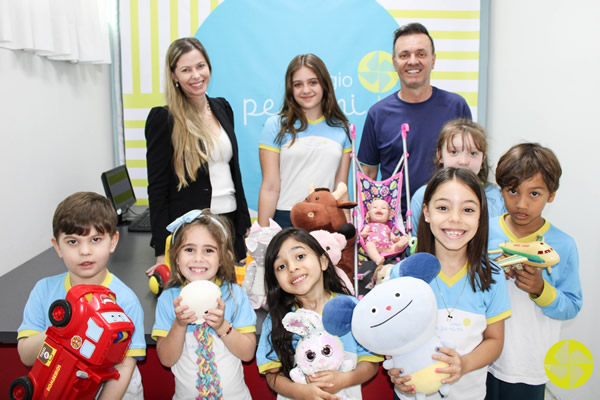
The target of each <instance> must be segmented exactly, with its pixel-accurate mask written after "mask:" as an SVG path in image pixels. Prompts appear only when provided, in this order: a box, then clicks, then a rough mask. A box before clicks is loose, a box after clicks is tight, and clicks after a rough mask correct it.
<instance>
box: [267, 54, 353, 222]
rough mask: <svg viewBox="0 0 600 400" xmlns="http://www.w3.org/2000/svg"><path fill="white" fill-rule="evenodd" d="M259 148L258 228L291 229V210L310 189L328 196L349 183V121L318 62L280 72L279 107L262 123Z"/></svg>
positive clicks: (298, 60) (304, 61)
mask: <svg viewBox="0 0 600 400" xmlns="http://www.w3.org/2000/svg"><path fill="white" fill-rule="evenodd" d="M258 148H259V151H258V154H259V159H260V167H261V169H262V175H263V180H262V184H261V186H260V194H259V198H258V223H259V224H260V225H261V226H269V218H273V219H274V220H275V221H276V222H277V223H278V224H279V225H280V226H281V227H282V228H285V227H287V226H290V225H291V222H290V216H289V215H290V210H291V209H292V207H293V206H294V204H296V203H298V202H300V201H302V200H304V199H305V198H306V196H307V195H308V192H309V187H310V185H311V184H314V186H315V187H316V188H329V190H331V191H333V190H334V188H336V187H337V185H338V183H340V182H343V183H345V184H346V185H347V184H348V171H349V169H350V152H351V150H352V145H351V143H350V135H349V128H348V120H347V118H346V116H345V115H344V113H343V112H342V110H341V109H340V107H339V105H338V102H337V100H336V98H335V93H334V89H333V84H332V82H331V77H330V76H329V71H327V67H326V66H325V64H324V63H323V61H322V60H321V59H320V58H319V57H317V56H315V55H314V54H302V55H298V56H296V57H294V58H293V59H292V61H291V62H290V64H289V65H288V68H287V71H286V73H285V95H284V99H283V107H282V109H281V111H280V112H279V114H277V115H274V116H272V117H270V118H269V119H268V120H267V121H266V122H265V126H264V128H263V131H262V134H261V138H260V141H259V146H258ZM346 198H347V194H346Z"/></svg>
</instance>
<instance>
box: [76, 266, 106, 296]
mask: <svg viewBox="0 0 600 400" xmlns="http://www.w3.org/2000/svg"><path fill="white" fill-rule="evenodd" d="M112 279H113V274H111V273H110V271H109V270H108V268H107V269H106V276H105V277H104V280H103V281H102V283H101V284H100V285H101V286H104V287H108V285H110V283H111V282H112ZM72 287H73V285H71V273H70V272H67V276H65V290H66V291H67V292H68V291H69V290H71V288H72Z"/></svg>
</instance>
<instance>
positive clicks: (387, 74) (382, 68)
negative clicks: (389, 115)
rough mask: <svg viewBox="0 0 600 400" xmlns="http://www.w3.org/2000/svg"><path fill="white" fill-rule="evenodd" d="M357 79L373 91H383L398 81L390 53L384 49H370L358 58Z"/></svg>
mask: <svg viewBox="0 0 600 400" xmlns="http://www.w3.org/2000/svg"><path fill="white" fill-rule="evenodd" d="M358 79H360V83H361V84H362V85H363V87H364V88H365V89H367V90H368V91H369V92H373V93H384V92H387V91H388V90H390V89H392V88H393V87H394V85H396V82H398V74H397V73H396V70H394V63H393V61H392V55H391V54H390V53H387V52H385V51H372V52H370V53H368V54H367V55H366V56H364V57H363V58H362V60H360V64H359V65H358Z"/></svg>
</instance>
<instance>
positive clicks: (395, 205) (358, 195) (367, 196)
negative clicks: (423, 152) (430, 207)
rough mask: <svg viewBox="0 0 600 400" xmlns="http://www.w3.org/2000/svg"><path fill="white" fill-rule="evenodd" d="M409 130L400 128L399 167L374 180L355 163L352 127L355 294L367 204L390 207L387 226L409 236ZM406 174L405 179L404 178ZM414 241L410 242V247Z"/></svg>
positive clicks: (391, 255) (410, 223)
mask: <svg viewBox="0 0 600 400" xmlns="http://www.w3.org/2000/svg"><path fill="white" fill-rule="evenodd" d="M409 130H410V128H409V126H408V124H402V127H401V136H402V145H403V148H404V153H403V154H402V157H400V160H399V161H398V165H396V168H395V169H394V172H393V173H392V176H391V177H389V178H388V179H386V180H384V181H374V180H372V179H371V178H369V177H368V176H367V175H366V174H365V173H364V171H363V170H362V168H361V166H360V164H359V163H358V162H357V160H356V157H355V154H356V153H355V142H356V141H355V140H354V139H355V138H356V132H355V128H354V125H352V126H351V132H350V133H351V136H352V139H353V140H352V167H353V170H354V171H355V172H356V174H355V175H353V178H354V179H353V187H354V201H356V202H357V203H358V207H357V208H358V209H354V211H353V215H352V218H353V223H354V226H356V231H357V235H356V236H357V240H356V242H355V246H356V249H355V252H354V276H355V279H354V286H355V288H354V291H355V293H358V292H359V290H358V277H359V276H360V274H359V271H358V255H359V253H360V255H362V256H365V257H366V250H365V240H364V238H363V237H362V236H361V235H360V232H361V231H362V229H363V227H364V225H365V222H366V221H365V219H366V215H367V211H368V209H369V205H370V204H371V202H372V201H373V200H375V199H383V200H385V201H386V202H387V203H388V204H389V205H390V211H391V215H392V217H391V218H390V220H389V221H388V226H389V227H390V229H391V230H392V232H395V233H402V234H408V235H409V236H412V218H411V216H412V213H411V211H410V185H409V179H408V156H409V154H408V152H407V151H406V136H407V134H408V131H409ZM404 175H406V176H404ZM404 177H405V178H406V179H405V180H404V183H405V193H406V204H407V205H408V206H407V211H406V224H405V223H404V221H403V219H402V213H401V201H400V199H401V193H402V179H403V178H404ZM413 242H414V240H410V241H409V247H410V246H411V243H413ZM404 252H405V251H404V250H403V251H400V252H396V253H381V255H382V256H383V257H384V258H386V259H388V258H390V257H394V256H398V257H400V255H402V254H403V253H404Z"/></svg>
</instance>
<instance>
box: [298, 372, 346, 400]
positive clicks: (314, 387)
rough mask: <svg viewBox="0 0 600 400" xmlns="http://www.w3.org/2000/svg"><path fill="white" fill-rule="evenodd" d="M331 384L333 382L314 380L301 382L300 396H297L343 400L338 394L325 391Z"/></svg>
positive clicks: (318, 399)
mask: <svg viewBox="0 0 600 400" xmlns="http://www.w3.org/2000/svg"><path fill="white" fill-rule="evenodd" d="M307 378H308V377H307ZM330 386H331V384H330V383H328V382H313V383H306V384H301V386H300V389H301V390H300V391H301V393H298V394H299V396H298V397H297V398H298V399H315V400H341V399H340V398H339V397H338V396H336V395H334V394H331V393H328V392H326V391H325V390H326V389H327V388H328V387H330Z"/></svg>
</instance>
